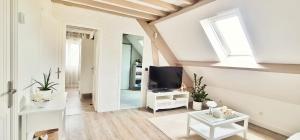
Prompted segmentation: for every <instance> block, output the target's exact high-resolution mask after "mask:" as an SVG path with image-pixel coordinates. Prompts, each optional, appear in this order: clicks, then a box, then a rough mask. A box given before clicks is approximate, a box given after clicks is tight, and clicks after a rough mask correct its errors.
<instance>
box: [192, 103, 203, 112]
mask: <svg viewBox="0 0 300 140" xmlns="http://www.w3.org/2000/svg"><path fill="white" fill-rule="evenodd" d="M193 109H194V110H202V102H196V101H193Z"/></svg>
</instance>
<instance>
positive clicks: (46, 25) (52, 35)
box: [18, 0, 61, 99]
mask: <svg viewBox="0 0 300 140" xmlns="http://www.w3.org/2000/svg"><path fill="white" fill-rule="evenodd" d="M49 4H50V5H49ZM18 9H19V12H21V13H23V14H24V17H25V23H24V24H19V25H18V91H19V93H20V96H21V95H28V94H29V92H30V90H31V89H27V90H24V88H25V87H27V86H28V85H30V83H31V82H32V79H36V80H41V79H42V74H43V73H47V72H48V71H49V69H50V68H52V74H53V76H52V77H51V78H52V80H54V81H56V82H58V80H57V76H56V75H55V74H54V72H55V70H56V68H57V67H58V65H59V62H58V60H59V58H58V57H59V40H60V37H61V36H59V35H60V34H59V32H60V31H59V30H60V29H59V28H58V27H59V23H58V21H56V20H55V19H54V18H53V16H52V15H51V3H49V1H46V0H45V1H36V0H27V1H19V3H18ZM58 89H61V88H58ZM19 99H22V98H19Z"/></svg>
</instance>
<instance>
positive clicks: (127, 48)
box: [120, 34, 144, 109]
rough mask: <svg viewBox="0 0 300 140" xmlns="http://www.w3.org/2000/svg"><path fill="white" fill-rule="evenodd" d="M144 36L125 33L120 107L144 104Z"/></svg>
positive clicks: (125, 107)
mask: <svg viewBox="0 0 300 140" xmlns="http://www.w3.org/2000/svg"><path fill="white" fill-rule="evenodd" d="M143 48H144V38H143V37H142V36H136V35H130V34H123V41H122V66H121V89H120V94H121V95H120V109H130V108H138V107H141V105H142V96H141V85H142V66H143V63H142V62H143Z"/></svg>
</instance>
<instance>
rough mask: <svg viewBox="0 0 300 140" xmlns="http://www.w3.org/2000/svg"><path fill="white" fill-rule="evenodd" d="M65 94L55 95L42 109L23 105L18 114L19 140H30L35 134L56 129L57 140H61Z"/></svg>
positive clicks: (31, 105)
mask: <svg viewBox="0 0 300 140" xmlns="http://www.w3.org/2000/svg"><path fill="white" fill-rule="evenodd" d="M66 101H67V93H56V95H54V98H53V99H52V100H51V101H50V102H49V103H48V104H47V105H46V106H45V107H43V108H40V107H37V106H35V105H33V104H28V105H25V106H24V107H23V108H22V109H21V111H20V113H19V116H20V119H21V140H32V137H33V135H34V133H35V132H37V131H42V130H48V129H56V128H58V133H59V140H61V139H63V132H64V124H65V121H64V120H65V118H64V117H65V108H66Z"/></svg>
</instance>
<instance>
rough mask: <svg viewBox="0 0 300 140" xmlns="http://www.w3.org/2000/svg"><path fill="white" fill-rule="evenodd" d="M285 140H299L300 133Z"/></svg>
mask: <svg viewBox="0 0 300 140" xmlns="http://www.w3.org/2000/svg"><path fill="white" fill-rule="evenodd" d="M287 140H300V133H296V134H294V135H292V136H290V138H288V139H287Z"/></svg>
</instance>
